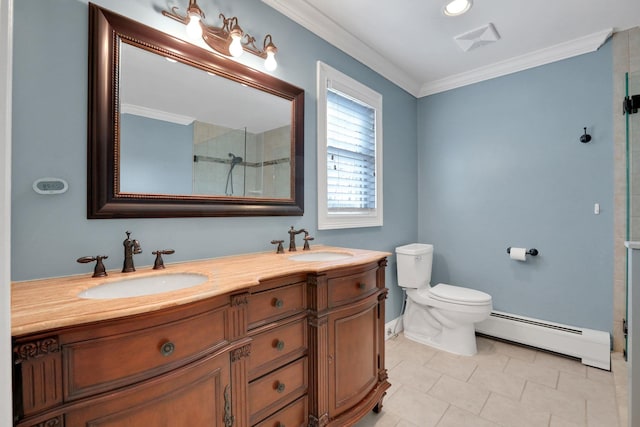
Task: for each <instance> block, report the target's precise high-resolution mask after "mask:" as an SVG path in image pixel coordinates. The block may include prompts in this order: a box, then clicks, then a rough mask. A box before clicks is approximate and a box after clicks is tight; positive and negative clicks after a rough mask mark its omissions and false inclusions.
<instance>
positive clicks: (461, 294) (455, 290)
mask: <svg viewBox="0 0 640 427" xmlns="http://www.w3.org/2000/svg"><path fill="white" fill-rule="evenodd" d="M429 293H430V294H431V297H432V298H435V299H439V300H441V301H458V302H461V303H466V304H485V303H488V302H491V295H489V294H486V293H484V292H482V291H476V290H475V289H469V288H461V287H460V286H452V285H447V284H444V283H438V284H437V285H436V286H434V287H432V288H431V289H429Z"/></svg>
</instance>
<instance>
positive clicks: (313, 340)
mask: <svg viewBox="0 0 640 427" xmlns="http://www.w3.org/2000/svg"><path fill="white" fill-rule="evenodd" d="M386 265H387V261H386V258H385V259H382V260H380V261H379V262H377V263H371V264H366V265H361V266H357V267H351V268H346V269H340V270H332V271H328V272H326V273H325V274H318V275H310V276H309V283H308V289H309V290H308V293H309V320H308V321H309V352H310V354H312V355H314V357H312V358H311V368H310V371H309V372H310V391H309V395H310V397H309V402H310V403H309V404H310V408H309V426H310V427H315V426H335V427H342V426H349V425H352V424H354V423H356V422H357V421H358V420H359V419H360V418H362V417H363V416H364V415H365V414H366V413H367V412H369V411H371V410H374V411H375V412H379V411H380V410H381V409H382V398H383V397H384V395H385V394H386V390H387V389H388V388H389V387H390V386H391V385H390V384H389V382H388V381H387V378H388V375H387V370H386V368H385V365H384V313H385V311H384V308H385V307H384V300H385V299H386V297H387V289H386V288H385V277H384V269H385V267H386Z"/></svg>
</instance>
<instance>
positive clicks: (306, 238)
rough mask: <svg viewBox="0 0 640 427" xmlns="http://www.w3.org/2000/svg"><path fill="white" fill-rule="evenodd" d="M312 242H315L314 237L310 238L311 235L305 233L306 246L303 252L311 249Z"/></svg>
mask: <svg viewBox="0 0 640 427" xmlns="http://www.w3.org/2000/svg"><path fill="white" fill-rule="evenodd" d="M311 240H314V237H311V236H309V233H308V232H307V231H305V232H304V246H303V247H302V250H303V251H308V250H310V249H311V248H310V247H309V242H310V241H311Z"/></svg>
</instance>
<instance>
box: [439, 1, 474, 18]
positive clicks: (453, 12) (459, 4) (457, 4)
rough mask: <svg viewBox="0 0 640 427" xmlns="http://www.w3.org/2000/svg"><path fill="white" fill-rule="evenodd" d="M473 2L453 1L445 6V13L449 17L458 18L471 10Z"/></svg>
mask: <svg viewBox="0 0 640 427" xmlns="http://www.w3.org/2000/svg"><path fill="white" fill-rule="evenodd" d="M472 4H473V1H472V0H452V1H450V2H449V3H447V4H446V5H445V6H444V9H443V12H444V14H445V15H447V16H458V15H462V14H463V13H465V12H467V11H468V10H469V9H471V5H472Z"/></svg>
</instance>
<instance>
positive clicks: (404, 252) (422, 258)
mask: <svg viewBox="0 0 640 427" xmlns="http://www.w3.org/2000/svg"><path fill="white" fill-rule="evenodd" d="M396 258H397V261H398V285H399V286H401V287H403V288H420V287H424V286H429V283H430V282H431V265H432V262H433V245H428V244H424V243H411V244H409V245H404V246H398V247H397V248H396Z"/></svg>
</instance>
